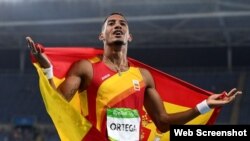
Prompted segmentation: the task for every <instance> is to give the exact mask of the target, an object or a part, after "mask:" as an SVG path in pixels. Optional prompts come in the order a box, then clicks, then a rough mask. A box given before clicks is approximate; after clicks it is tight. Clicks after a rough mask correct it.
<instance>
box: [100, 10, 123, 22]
mask: <svg viewBox="0 0 250 141" xmlns="http://www.w3.org/2000/svg"><path fill="white" fill-rule="evenodd" d="M113 15H120V16H122V17H123V18H124V19H125V20H126V22H128V21H127V19H126V18H125V16H124V15H123V14H122V13H120V12H113V13H111V14H109V15H108V16H107V17H106V18H105V20H104V22H103V24H104V23H105V22H106V21H107V19H108V18H109V17H110V16H113Z"/></svg>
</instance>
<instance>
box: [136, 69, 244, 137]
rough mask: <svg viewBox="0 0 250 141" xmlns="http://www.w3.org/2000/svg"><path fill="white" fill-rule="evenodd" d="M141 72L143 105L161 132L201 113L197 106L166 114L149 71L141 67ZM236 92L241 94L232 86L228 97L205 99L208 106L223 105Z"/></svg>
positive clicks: (216, 96) (212, 96) (229, 100)
mask: <svg viewBox="0 0 250 141" xmlns="http://www.w3.org/2000/svg"><path fill="white" fill-rule="evenodd" d="M141 72H142V74H143V77H144V80H145V82H146V85H147V88H146V91H145V96H144V106H145V108H146V110H147V113H148V114H149V116H150V117H151V118H152V120H153V121H154V123H155V125H156V127H157V128H158V129H159V130H160V131H161V132H166V131H168V130H169V126H170V125H171V124H179V125H183V124H185V123H187V122H189V121H190V120H192V119H194V118H195V117H197V116H199V115H200V114H201V113H200V112H199V110H198V109H197V107H194V108H192V109H189V110H186V111H183V112H179V113H173V114H168V113H167V112H166V110H165V108H164V105H163V102H162V100H161V98H160V96H159V94H158V92H157V91H156V89H155V84H154V80H153V78H152V76H151V74H150V72H148V71H147V70H145V69H141ZM238 94H241V92H240V91H237V90H236V89H235V88H234V89H232V90H231V91H230V92H229V93H228V97H225V98H220V97H221V95H220V94H216V95H211V96H210V97H208V99H207V104H208V106H209V107H210V108H214V107H218V106H223V105H225V104H227V103H230V102H231V101H232V100H233V99H234V98H235V96H236V95H238Z"/></svg>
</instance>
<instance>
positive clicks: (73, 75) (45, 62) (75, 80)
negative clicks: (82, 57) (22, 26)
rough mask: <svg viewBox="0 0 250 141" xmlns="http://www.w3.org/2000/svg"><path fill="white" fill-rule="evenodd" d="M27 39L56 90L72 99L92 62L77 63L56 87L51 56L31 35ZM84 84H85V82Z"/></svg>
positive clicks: (66, 97)
mask: <svg viewBox="0 0 250 141" xmlns="http://www.w3.org/2000/svg"><path fill="white" fill-rule="evenodd" d="M26 40H27V43H28V47H29V48H30V51H31V53H32V54H33V56H34V57H35V59H36V60H37V62H38V63H39V65H40V66H41V67H42V68H43V71H44V73H45V75H46V76H47V78H48V80H49V83H50V84H51V86H52V87H53V88H54V89H55V90H57V91H59V92H60V93H61V94H62V95H63V96H64V98H65V99H66V100H67V101H70V100H71V99H72V97H73V96H74V94H75V93H76V91H77V90H79V88H80V87H81V84H82V83H83V81H82V78H83V76H84V74H83V73H85V72H84V71H83V70H86V69H84V68H86V67H89V66H90V63H89V62H87V61H80V62H77V63H75V64H74V65H73V66H72V67H71V69H70V70H69V73H68V74H67V76H66V77H65V80H64V81H63V82H62V83H61V84H60V86H59V87H58V88H56V86H55V83H54V81H53V66H52V64H51V62H50V61H49V58H48V57H47V56H46V54H44V53H43V52H42V47H40V46H39V44H35V42H34V41H33V40H32V39H31V38H30V37H26ZM82 86H84V84H83V85H82Z"/></svg>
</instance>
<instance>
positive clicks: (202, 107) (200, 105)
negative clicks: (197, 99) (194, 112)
mask: <svg viewBox="0 0 250 141" xmlns="http://www.w3.org/2000/svg"><path fill="white" fill-rule="evenodd" d="M196 108H197V109H198V111H199V112H200V113H201V114H205V113H206V112H208V111H210V110H211V108H210V107H209V106H208V104H207V100H203V101H202V102H201V103H198V104H197V105H196Z"/></svg>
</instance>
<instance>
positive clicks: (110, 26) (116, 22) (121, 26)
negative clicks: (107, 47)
mask: <svg viewBox="0 0 250 141" xmlns="http://www.w3.org/2000/svg"><path fill="white" fill-rule="evenodd" d="M99 38H100V40H102V41H103V42H106V44H117V45H126V44H127V43H128V41H131V36H130V34H129V29H128V23H127V21H126V20H125V18H124V17H123V16H121V15H111V16H109V17H108V18H107V20H106V22H105V23H104V25H103V29H102V33H101V34H100V37H99Z"/></svg>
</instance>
